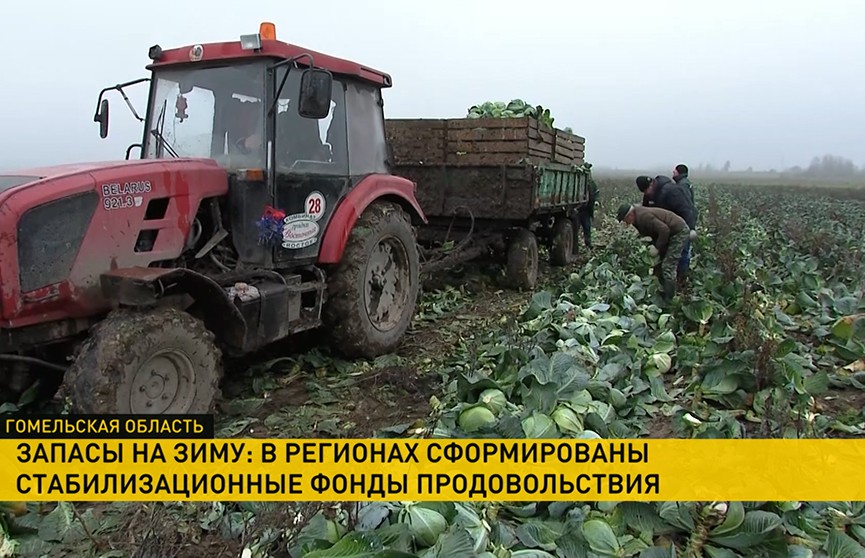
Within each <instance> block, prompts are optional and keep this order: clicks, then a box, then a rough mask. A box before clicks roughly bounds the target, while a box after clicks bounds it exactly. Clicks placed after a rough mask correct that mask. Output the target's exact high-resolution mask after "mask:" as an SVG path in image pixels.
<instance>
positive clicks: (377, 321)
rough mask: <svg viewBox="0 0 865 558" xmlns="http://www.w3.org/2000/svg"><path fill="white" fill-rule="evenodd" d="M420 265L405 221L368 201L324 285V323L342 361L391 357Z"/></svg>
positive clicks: (393, 209)
mask: <svg viewBox="0 0 865 558" xmlns="http://www.w3.org/2000/svg"><path fill="white" fill-rule="evenodd" d="M419 273H420V260H419V257H418V248H417V243H416V240H415V235H414V230H413V229H412V226H411V221H410V219H409V217H408V215H406V213H405V212H404V211H403V210H402V208H401V207H400V206H399V205H397V204H395V203H391V202H374V203H373V204H371V205H370V206H369V207H367V209H366V210H365V211H364V212H363V214H362V215H361V216H360V218H359V219H358V220H357V223H355V226H354V229H353V230H352V231H351V236H350V237H349V239H348V243H347V244H346V247H345V251H344V252H343V255H342V260H341V261H340V263H339V265H338V266H337V267H336V269H335V270H334V272H333V273H332V275H331V276H330V278H329V280H328V290H327V302H326V303H325V307H324V312H323V314H324V324H325V327H326V328H327V329H328V331H329V335H330V338H331V342H332V343H333V345H334V348H336V349H337V350H338V351H339V352H341V353H342V354H343V355H345V356H346V357H348V358H358V357H363V358H376V357H378V356H381V355H383V354H387V353H390V352H393V351H394V350H395V349H396V348H397V347H398V346H399V344H400V342H401V341H402V338H403V335H405V332H406V330H407V329H408V327H409V325H410V324H411V319H412V317H413V316H414V311H415V305H416V304H417V297H418V276H419Z"/></svg>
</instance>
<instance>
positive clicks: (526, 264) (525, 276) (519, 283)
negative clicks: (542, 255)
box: [506, 229, 538, 290]
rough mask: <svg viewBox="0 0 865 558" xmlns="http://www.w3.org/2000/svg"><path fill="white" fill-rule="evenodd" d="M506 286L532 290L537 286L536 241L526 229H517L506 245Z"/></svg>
mask: <svg viewBox="0 0 865 558" xmlns="http://www.w3.org/2000/svg"><path fill="white" fill-rule="evenodd" d="M506 280H507V284H508V286H510V287H511V288H513V289H529V290H530V289H534V288H535V287H536V286H537V284H538V239H537V237H535V235H534V234H533V233H532V232H531V231H530V230H528V229H518V230H517V231H516V233H515V234H514V236H513V238H511V240H510V242H509V243H508V261H507V270H506Z"/></svg>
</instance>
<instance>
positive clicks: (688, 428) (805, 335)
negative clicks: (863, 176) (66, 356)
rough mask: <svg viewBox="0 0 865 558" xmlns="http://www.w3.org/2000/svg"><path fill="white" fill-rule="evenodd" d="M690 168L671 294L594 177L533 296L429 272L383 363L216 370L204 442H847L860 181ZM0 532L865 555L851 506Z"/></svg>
mask: <svg viewBox="0 0 865 558" xmlns="http://www.w3.org/2000/svg"><path fill="white" fill-rule="evenodd" d="M695 178H696V179H695V196H696V200H697V203H698V207H699V211H700V221H699V232H700V236H699V237H698V239H697V240H696V244H695V247H694V251H695V258H694V261H693V267H692V273H691V277H690V283H689V285H688V286H687V288H686V289H685V290H684V292H682V293H681V294H680V296H679V297H678V298H677V300H675V301H674V303H673V304H672V305H670V306H668V307H665V308H663V309H662V308H661V306H659V304H658V302H659V299H658V298H657V294H656V293H657V282H656V280H655V278H654V277H653V276H652V273H651V266H652V258H651V257H650V255H649V252H648V250H647V245H646V243H645V242H644V241H641V240H640V239H638V238H637V237H636V235H635V233H634V232H633V230H632V229H627V228H625V227H623V226H621V225H619V224H618V223H616V222H615V220H614V218H613V217H614V214H615V210H616V208H617V207H618V205H619V204H620V203H621V202H622V201H626V200H627V201H634V202H637V201H638V200H639V195H638V192H637V190H636V188H635V187H634V186H633V183H632V182H631V181H630V180H604V179H603V178H601V179H599V180H598V184H599V187H600V196H601V200H600V201H601V208H600V210H599V211H598V213H597V214H596V223H597V228H598V230H597V233H596V239H595V243H596V247H595V249H594V250H593V251H592V252H591V253H584V254H582V255H581V257H580V259H579V260H578V262H577V263H576V264H574V265H573V266H571V267H570V268H568V269H564V270H560V269H555V270H550V269H544V270H543V271H544V275H543V276H544V281H545V282H544V283H543V284H542V285H541V286H540V287H539V288H538V290H537V291H535V292H533V293H518V292H513V291H508V290H504V289H502V288H501V287H500V286H499V284H500V283H499V275H500V274H501V270H500V269H499V268H497V267H496V266H494V265H492V264H489V265H486V264H485V265H480V264H478V265H474V266H466V267H465V268H464V269H459V270H452V271H451V272H449V273H448V274H447V275H442V276H438V277H433V278H430V280H429V281H428V283H427V284H426V285H425V290H424V293H423V301H422V303H421V305H420V307H419V309H418V314H417V316H416V319H415V323H414V325H413V328H412V331H411V334H410V335H409V336H408V337H407V339H406V340H405V343H404V344H403V347H402V349H401V350H400V351H399V353H398V354H394V355H389V356H387V357H382V358H380V359H378V360H376V361H374V362H345V361H342V360H339V359H335V358H334V357H332V356H331V355H330V354H329V352H328V351H326V350H325V349H323V348H321V347H316V346H314V345H309V346H304V347H300V348H298V347H295V346H284V347H277V348H275V349H273V350H272V351H270V353H269V354H265V355H262V356H261V357H260V359H259V361H258V362H256V363H254V365H253V366H249V365H248V363H234V364H233V366H234V367H235V369H236V372H235V374H234V375H233V378H232V379H231V380H230V384H229V385H228V386H226V388H225V390H224V391H225V392H226V394H227V395H229V396H231V398H230V399H228V400H226V402H225V403H224V404H223V408H222V409H221V414H220V416H219V417H218V420H219V422H218V428H219V433H218V435H219V436H225V437H230V436H234V437H246V436H255V437H260V436H267V437H367V436H379V437H415V438H417V437H427V438H429V437H433V438H449V437H517V438H519V437H526V438H560V437H561V438H567V437H571V438H573V437H577V438H579V437H583V438H586V437H601V438H630V437H638V438H664V437H667V438H668V437H679V438H710V437H711V438H742V437H749V438H797V437H806V438H807V437H839V438H843V437H860V436H862V435H863V434H865V414H863V404H865V299H863V289H865V267H863V265H862V255H863V253H862V252H863V246H865V189H855V188H804V187H792V186H791V187H784V186H759V187H757V186H749V185H735V184H705V183H701V182H700V180H699V177H695ZM289 351H295V352H289ZM296 351H299V352H296ZM286 355H293V356H286ZM2 529H3V537H4V542H3V544H2V545H0V548H2V551H0V554H2V555H20V556H79V557H89V556H92V557H103V558H120V557H135V558H143V557H169V556H172V557H173V556H177V557H193V556H213V557H217V556H220V557H221V556H234V557H240V556H243V557H247V558H263V557H266V556H267V557H274V558H276V557H292V558H299V557H309V558H325V557H337V556H339V557H346V558H352V557H354V558H361V557H363V558H411V557H419V558H445V557H447V558H470V557H482V558H494V557H495V558H551V557H555V558H583V557H585V558H592V557H640V558H667V557H679V556H682V557H684V556H688V557H692V556H693V557H707V558H735V557H764V556H765V557H787V556H789V557H796V558H806V557H811V556H815V557H816V556H826V557H831V558H858V557H865V503H862V502H821V503H809V502H698V503H686V502H656V503H633V502H630V503H629V502H612V503H609V502H608V503H604V502H600V503H599V502H591V501H585V502H556V503H545V502H521V503H510V504H505V503H495V502H491V503H465V502H452V503H420V502H392V503H363V504H354V503H345V502H331V503H228V502H219V503H179V502H175V503H156V504H126V503H112V504H88V503H76V504H75V505H72V504H68V503H61V504H57V503H51V502H48V503H35V502H34V503H29V504H27V506H26V507H18V508H17V509H14V510H12V509H10V510H9V511H8V512H7V514H6V516H5V518H4V523H3V525H2Z"/></svg>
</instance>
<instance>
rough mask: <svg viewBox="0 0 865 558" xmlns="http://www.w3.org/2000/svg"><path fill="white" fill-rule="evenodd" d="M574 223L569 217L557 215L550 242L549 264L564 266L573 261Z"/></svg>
mask: <svg viewBox="0 0 865 558" xmlns="http://www.w3.org/2000/svg"><path fill="white" fill-rule="evenodd" d="M575 238H576V237H575V236H574V225H573V223H571V220H570V219H566V218H564V217H557V218H556V222H555V223H554V224H553V234H552V238H551V242H550V264H551V265H554V266H566V265H569V264H571V263H573V262H574V259H575V256H576V253H575V252H576V251H575V250H574V247H575V246H576V242H575Z"/></svg>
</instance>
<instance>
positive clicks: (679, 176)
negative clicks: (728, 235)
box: [673, 163, 700, 279]
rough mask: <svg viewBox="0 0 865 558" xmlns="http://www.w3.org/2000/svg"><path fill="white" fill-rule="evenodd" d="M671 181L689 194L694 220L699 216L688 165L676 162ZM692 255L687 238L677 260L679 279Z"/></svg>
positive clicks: (683, 274) (691, 248)
mask: <svg viewBox="0 0 865 558" xmlns="http://www.w3.org/2000/svg"><path fill="white" fill-rule="evenodd" d="M673 181H674V182H675V183H676V184H678V185H679V187H680V188H683V189H684V190H685V191H687V192H688V195H689V196H691V204H693V205H694V213H695V215H694V220H695V221H696V219H697V218H698V217H699V214H700V212H699V211H697V204H696V203H694V187H693V186H692V185H691V180H690V179H689V178H688V166H687V165H685V164H681V163H680V164H678V165H676V167H675V168H674V169H673ZM693 255H694V248H693V246H691V239H690V238H689V239H688V242H686V243H685V251H684V252H682V258H681V259H680V260H679V270H680V271H681V273H680V279H684V276H685V274H686V273H687V271H688V265H689V264H690V263H691V258H692V257H693Z"/></svg>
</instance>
